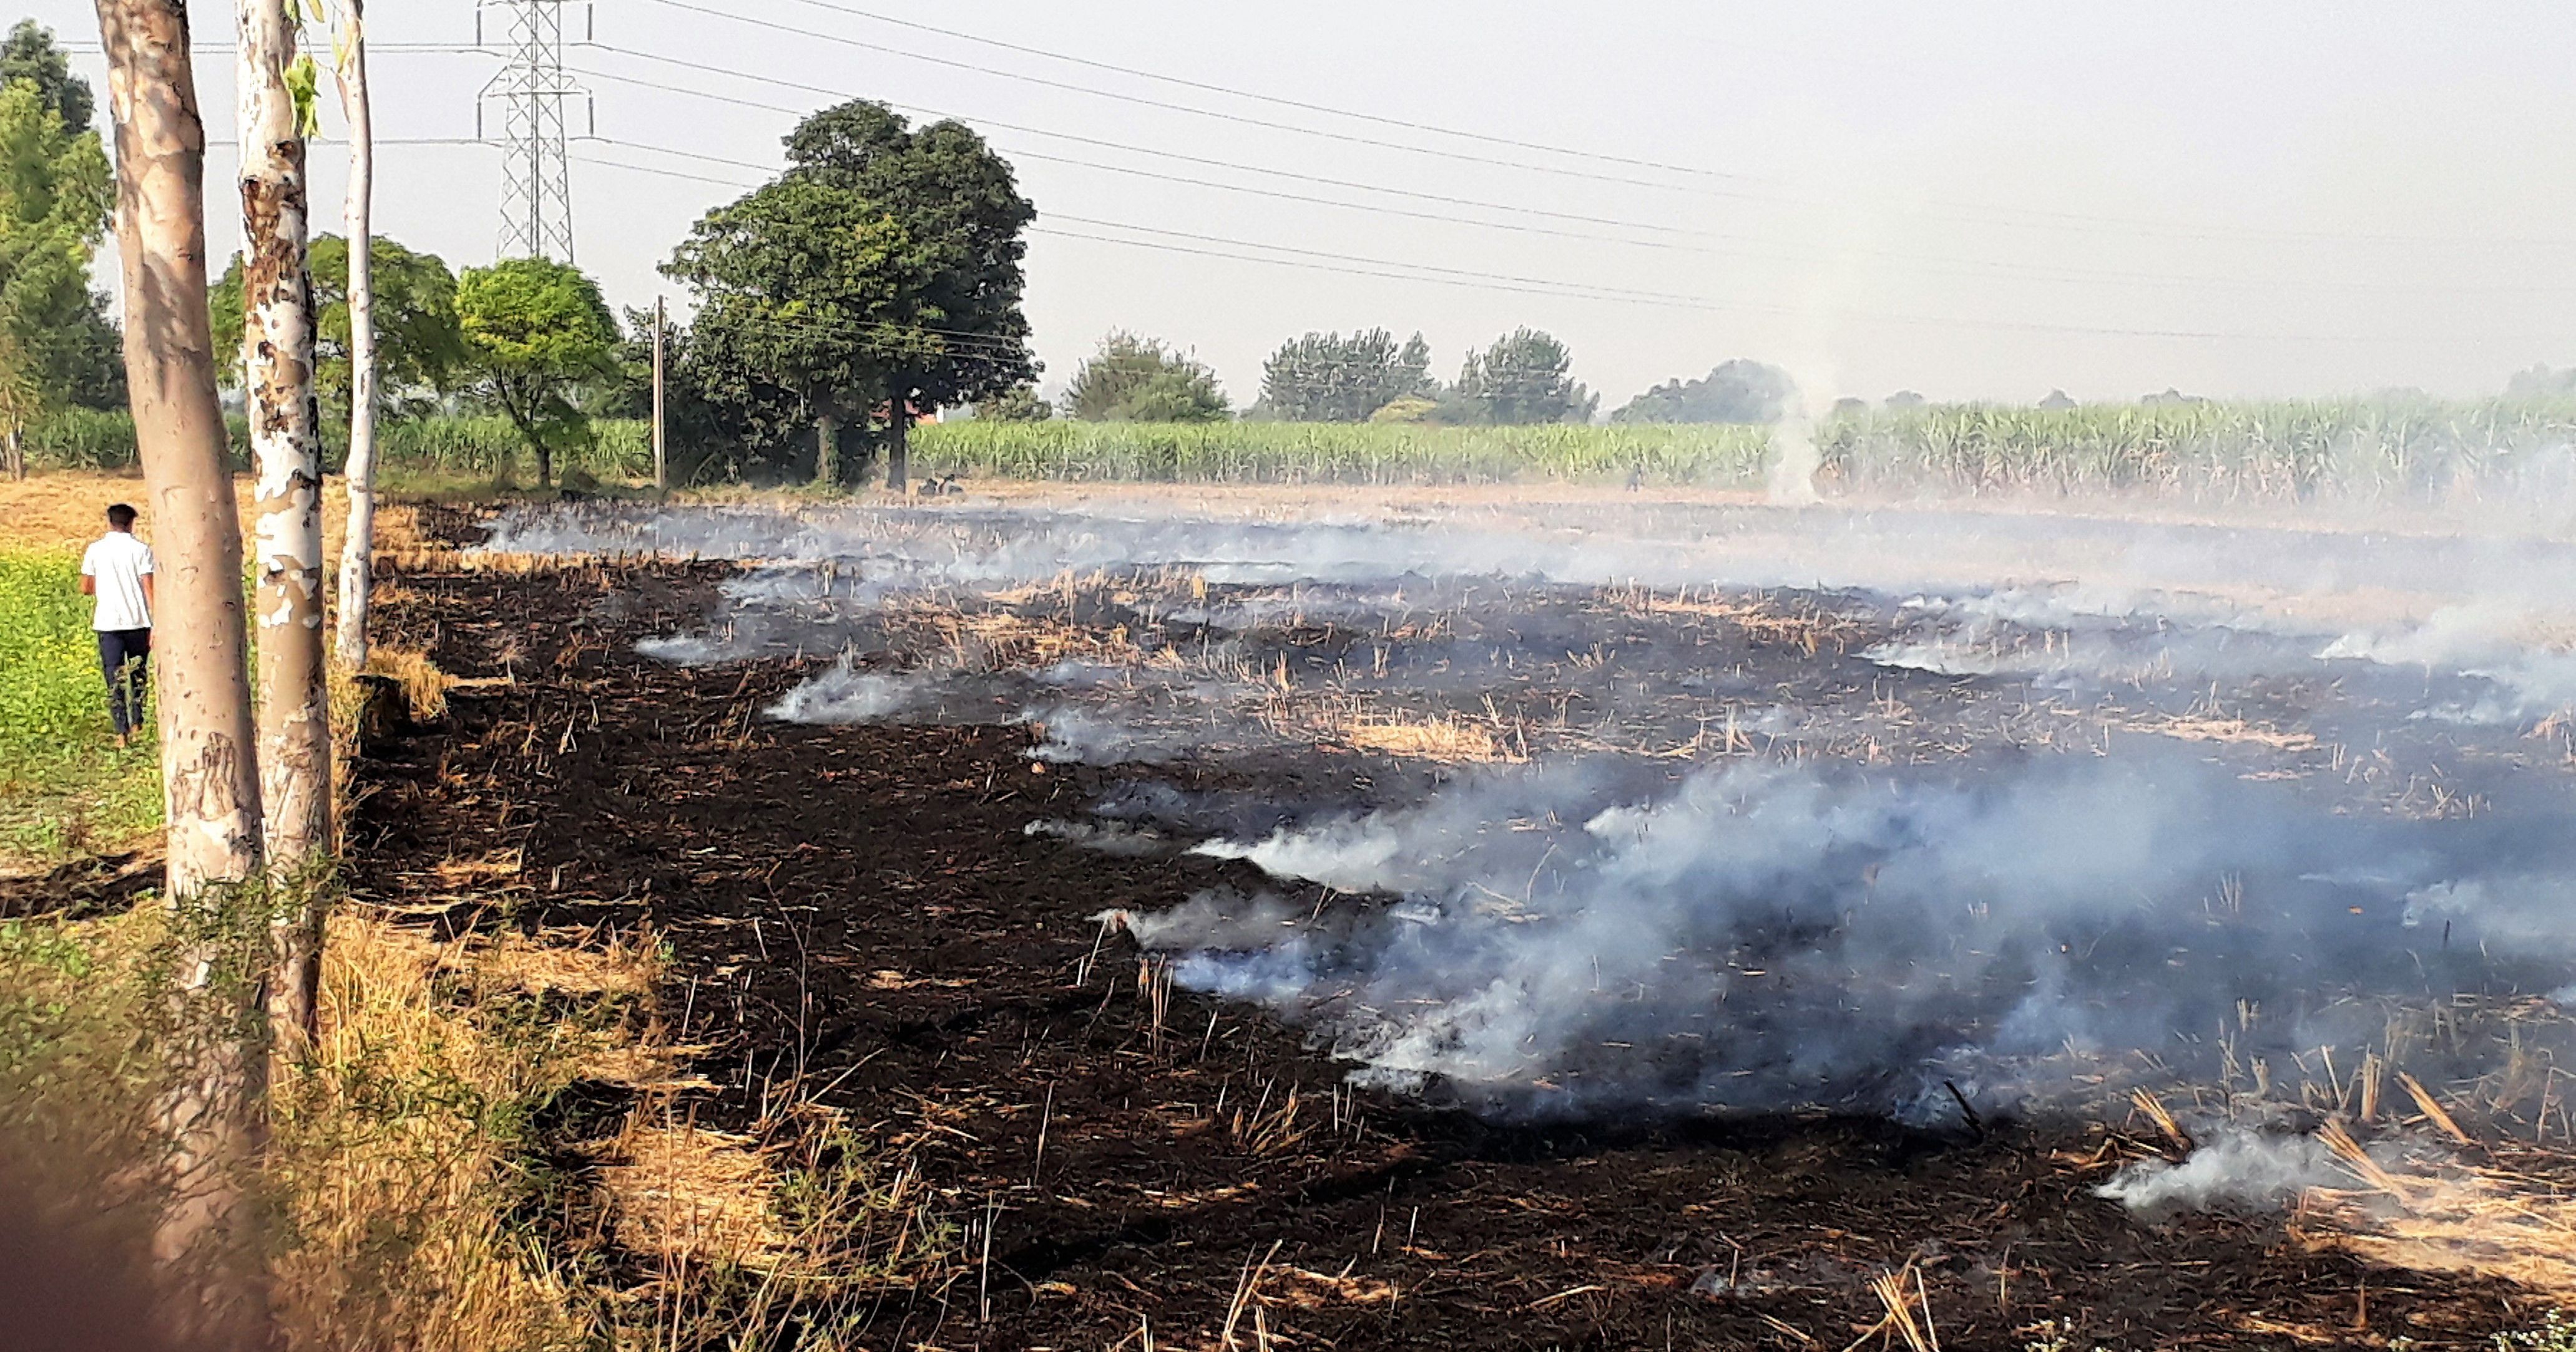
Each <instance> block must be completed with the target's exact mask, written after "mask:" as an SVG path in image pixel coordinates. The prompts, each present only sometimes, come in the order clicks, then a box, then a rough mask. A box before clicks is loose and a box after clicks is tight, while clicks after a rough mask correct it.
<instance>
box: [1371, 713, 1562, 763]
mask: <svg viewBox="0 0 2576 1352" xmlns="http://www.w3.org/2000/svg"><path fill="white" fill-rule="evenodd" d="M1329 735H1330V736H1331V737H1332V738H1334V739H1335V740H1337V741H1341V742H1344V743H1347V744H1349V745H1351V746H1354V747H1357V748H1359V749H1360V750H1362V751H1375V752H1379V753H1381V754H1384V755H1389V756H1407V757H1411V758H1413V759H1416V760H1433V761H1447V762H1451V763H1463V762H1471V761H1514V760H1519V759H1522V758H1521V757H1520V756H1517V755H1515V754H1513V753H1512V752H1511V750H1510V749H1509V748H1508V747H1506V746H1504V744H1503V741H1502V739H1501V738H1499V737H1496V736H1495V735H1494V734H1493V733H1492V732H1490V731H1488V730H1486V729H1484V728H1480V727H1478V726H1476V725H1475V724H1473V723H1468V722H1464V721H1461V720H1459V719H1456V718H1442V719H1436V720H1432V721H1428V722H1419V721H1413V720H1408V719H1404V718H1396V717H1384V716H1375V715H1369V714H1355V715H1353V716H1351V717H1350V718H1349V719H1348V720H1347V721H1345V722H1343V723H1341V724H1340V725H1338V726H1337V727H1335V728H1334V729H1333V730H1332V731H1331V733H1330V734H1329Z"/></svg>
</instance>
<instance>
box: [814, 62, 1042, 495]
mask: <svg viewBox="0 0 2576 1352" xmlns="http://www.w3.org/2000/svg"><path fill="white" fill-rule="evenodd" d="M787 163H788V169H787V177H788V178H790V179H802V180H806V181H809V182H814V183H821V184H825V185H827V186H831V187H836V188H843V189H847V190H848V191H851V192H855V193H857V194H858V195H859V196H861V197H863V198H865V199H867V200H868V201H869V202H872V203H874V204H876V206H877V207H878V208H879V209H880V210H882V211H884V212H885V213H887V214H888V215H891V216H892V217H893V218H894V219H895V220H896V221H897V222H898V223H900V224H901V225H902V226H903V228H904V230H905V231H906V232H908V233H909V235H910V236H911V240H912V247H913V249H914V251H915V252H916V253H917V255H918V256H919V258H920V259H921V260H922V262H923V263H924V264H925V266H926V267H927V275H926V276H925V277H924V279H923V282H922V285H921V288H920V292H919V297H918V309H917V313H916V315H915V316H914V323H916V324H917V325H918V326H919V327H920V328H921V330H922V332H923V333H925V334H926V335H927V336H928V338H929V339H930V340H931V341H926V342H923V343H919V344H914V345H911V346H909V347H907V348H906V349H904V350H902V351H899V352H896V353H894V354H891V356H890V357H889V359H888V360H886V361H885V362H884V364H883V370H882V373H881V379H882V388H881V389H880V390H879V391H878V398H879V399H881V400H883V401H884V406H885V408H886V410H887V417H888V422H887V429H888V433H889V436H888V441H887V452H886V485H887V486H888V487H890V488H892V489H894V490H896V491H898V492H900V491H902V489H903V486H904V478H905V473H906V470H907V464H906V461H907V451H908V441H909V436H910V432H911V427H912V420H913V416H914V414H915V413H916V412H923V413H926V412H929V411H931V410H933V409H937V408H942V407H945V406H948V405H952V404H965V403H972V402H974V401H976V400H979V399H983V398H985V397H987V396H990V395H997V394H1000V393H1002V392H1004V391H1006V390H1009V389H1011V388H1012V387H1014V386H1017V385H1024V384H1027V383H1029V382H1030V381H1032V380H1035V379H1036V378H1037V374H1038V363H1037V360H1036V359H1035V358H1034V357H1033V356H1032V355H1031V354H1030V352H1029V345H1028V337H1029V321H1028V317H1027V316H1026V315H1025V314H1023V313H1022V312H1021V309H1020V296H1021V292H1022V290H1023V288H1024V286H1025V280H1024V278H1023V276H1022V273H1021V267H1020V262H1021V259H1022V257H1023V256H1024V255H1025V254H1026V253H1027V251H1028V246H1027V243H1026V241H1025V240H1024V239H1023V238H1022V233H1023V232H1024V231H1025V230H1027V228H1028V225H1029V222H1030V221H1032V220H1034V219H1036V216H1037V209H1036V208H1035V207H1033V206H1031V205H1030V204H1029V200H1028V199H1027V198H1025V197H1023V196H1021V195H1020V190H1019V186H1018V183H1017V182H1016V180H1015V179H1014V177H1013V175H1012V173H1011V166H1010V162H1009V161H1007V160H1004V159H1003V158H1002V157H1001V156H999V155H997V154H995V153H994V152H993V149H992V147H991V146H989V145H986V144H985V142H984V138H983V137H982V136H980V135H977V134H976V133H975V131H974V130H973V129H971V128H969V127H967V126H966V125H964V124H963V123H959V122H949V121H943V122H932V123H928V124H925V125H923V126H921V127H919V128H917V129H916V128H913V127H911V126H910V125H909V124H907V123H906V122H905V121H904V119H903V118H902V117H900V116H898V115H896V114H895V113H894V112H892V111H891V110H889V109H888V108H887V107H886V106H885V105H883V104H880V103H870V102H868V101H866V100H857V101H853V102H850V103H845V104H842V105H840V106H839V107H836V108H827V109H825V110H824V111H822V112H819V113H816V114H814V115H813V116H811V117H809V118H806V119H805V120H804V121H803V122H801V123H799V124H797V127H796V130H795V131H793V132H791V133H789V134H788V137H787Z"/></svg>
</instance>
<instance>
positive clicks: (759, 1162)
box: [599, 1112, 788, 1268]
mask: <svg viewBox="0 0 2576 1352" xmlns="http://www.w3.org/2000/svg"><path fill="white" fill-rule="evenodd" d="M601 1154H602V1156H603V1157H604V1158H606V1159H609V1160H612V1161H614V1162H613V1163H608V1164H603V1165H601V1166H600V1170H599V1184H600V1187H601V1189H602V1190H603V1191H605V1192H606V1193H607V1195H608V1197H609V1198H610V1199H611V1201H612V1202H613V1204H614V1206H615V1214H616V1234H617V1242H618V1243H619V1244H620V1245H622V1246H624V1247H625V1248H626V1249H628V1250H630V1251H632V1252H634V1253H638V1254H647V1255H651V1256H652V1257H654V1258H655V1259H657V1260H661V1261H664V1262H668V1263H672V1264H674V1265H677V1264H681V1263H687V1262H692V1261H694V1262H696V1263H699V1264H701V1265H704V1264H706V1263H709V1262H728V1263H733V1264H737V1265H740V1266H743V1267H752V1268H770V1267H774V1266H775V1265H776V1264H777V1263H778V1262H779V1261H780V1260H781V1259H782V1258H784V1257H785V1256H786V1255H787V1253H788V1238H787V1235H786V1234H785V1233H784V1229H783V1227H782V1225H781V1223H780V1219H779V1215H778V1208H777V1205H776V1199H775V1198H774V1197H773V1196H772V1192H773V1190H774V1189H775V1187H776V1182H777V1180H776V1175H775V1173H774V1172H773V1171H772V1169H771V1167H770V1165H769V1162H768V1161H766V1160H764V1159H763V1158H762V1157H761V1153H760V1143H759V1142H758V1141H757V1140H755V1139H754V1138H752V1137H749V1136H744V1135H740V1134H738V1133H733V1132H724V1131H717V1130H715V1129H713V1128H710V1127H704V1126H700V1125H698V1124H697V1123H696V1122H693V1121H689V1120H686V1119H684V1118H681V1117H679V1116H677V1115H676V1114H672V1113H668V1112H666V1113H665V1114H664V1115H663V1116H661V1117H660V1118H659V1119H652V1118H648V1117H647V1116H645V1115H644V1114H642V1113H638V1114H636V1115H635V1116H633V1117H630V1118H628V1119H627V1123H626V1130H625V1131H623V1132H621V1133H620V1134H619V1135H618V1137H617V1139H616V1140H614V1141H612V1142H610V1143H609V1145H608V1146H607V1148H606V1149H604V1150H603V1151H602V1152H601Z"/></svg>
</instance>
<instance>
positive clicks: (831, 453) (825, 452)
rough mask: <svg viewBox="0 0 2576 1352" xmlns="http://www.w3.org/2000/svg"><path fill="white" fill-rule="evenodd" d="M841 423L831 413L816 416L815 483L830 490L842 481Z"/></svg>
mask: <svg viewBox="0 0 2576 1352" xmlns="http://www.w3.org/2000/svg"><path fill="white" fill-rule="evenodd" d="M840 448H841V427H840V421H839V420H838V419H836V418H834V417H833V416H832V415H831V414H829V413H817V414H815V415H814V482H815V483H816V484H817V485H818V486H820V487H823V488H830V487H831V486H832V485H834V484H836V483H839V482H840V479H841V462H840Z"/></svg>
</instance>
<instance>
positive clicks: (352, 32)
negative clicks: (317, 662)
mask: <svg viewBox="0 0 2576 1352" xmlns="http://www.w3.org/2000/svg"><path fill="white" fill-rule="evenodd" d="M331 47H332V53H331V54H332V58H333V60H332V63H331V69H332V72H333V74H334V75H335V77H336V78H337V80H338V83H339V86H340V112H341V115H342V116H343V117H344V118H346V119H347V120H348V123H349V190H348V197H347V199H346V201H345V203H344V205H343V207H342V213H343V215H344V217H345V220H346V223H347V227H348V231H349V234H348V238H347V240H346V242H345V244H344V246H343V247H344V250H345V252H346V253H347V254H348V273H349V285H348V295H347V298H346V300H345V301H344V302H343V303H344V306H345V308H346V310H347V315H346V317H345V323H346V325H347V330H348V342H349V460H348V465H347V468H346V469H345V470H344V471H343V482H344V483H346V484H347V485H348V494H349V522H348V525H347V527H346V528H345V529H344V530H343V531H342V532H341V539H340V630H339V636H338V639H339V641H338V644H337V646H338V649H339V654H340V660H341V661H342V662H344V663H347V664H348V665H349V666H351V667H363V666H365V665H366V664H367V605H368V600H369V597H370V595H371V594H372V592H373V590H374V586H375V571H376V271H375V256H376V250H375V246H376V232H375V221H374V216H375V193H376V131H375V127H376V120H375V109H374V107H373V105H372V104H370V103H369V101H368V98H367V16H366V2H365V0H340V8H339V23H338V25H337V28H336V31H335V33H334V35H333V40H332V44H331ZM446 270H447V269H446V268H444V267H441V268H440V269H439V271H441V272H445V271H446ZM448 294H449V295H450V296H451V297H452V296H453V295H454V291H453V289H452V288H449V289H448ZM449 315H450V317H451V324H452V319H453V315H454V308H453V301H452V300H451V302H450V307H449Z"/></svg>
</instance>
